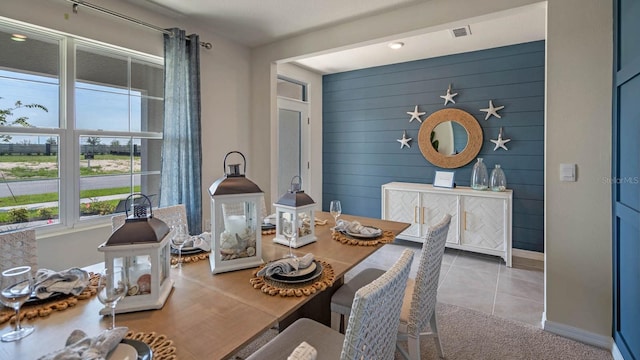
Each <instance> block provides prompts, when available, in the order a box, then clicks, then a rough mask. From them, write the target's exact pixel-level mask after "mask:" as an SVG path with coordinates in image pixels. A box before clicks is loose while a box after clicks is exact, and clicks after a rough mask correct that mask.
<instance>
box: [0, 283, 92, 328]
mask: <svg viewBox="0 0 640 360" xmlns="http://www.w3.org/2000/svg"><path fill="white" fill-rule="evenodd" d="M99 278H100V274H96V273H92V272H90V273H89V285H87V287H86V288H85V289H84V290H83V291H82V293H80V294H79V295H76V296H73V295H68V296H66V297H57V296H56V297H53V298H51V299H50V300H48V301H47V300H42V301H41V302H38V303H37V304H33V305H30V304H29V303H25V304H24V305H22V307H21V308H20V321H23V320H25V319H26V320H35V319H38V318H43V317H47V316H49V315H51V314H52V313H53V312H54V311H56V312H59V311H64V310H66V309H68V308H70V307H74V306H76V305H77V304H78V301H82V300H87V299H90V298H92V297H93V296H95V295H96V294H97V292H98V291H97V288H98V279H99ZM7 321H9V322H10V323H11V324H13V323H15V321H16V313H15V311H14V310H13V309H10V308H7V307H3V308H0V325H1V324H4V323H6V322H7Z"/></svg>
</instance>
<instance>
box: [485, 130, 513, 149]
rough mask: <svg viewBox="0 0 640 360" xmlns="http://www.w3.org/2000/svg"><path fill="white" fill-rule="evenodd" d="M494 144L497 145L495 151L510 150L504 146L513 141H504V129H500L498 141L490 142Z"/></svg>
mask: <svg viewBox="0 0 640 360" xmlns="http://www.w3.org/2000/svg"><path fill="white" fill-rule="evenodd" d="M489 141H491V142H492V143H494V144H496V147H494V148H493V151H496V150H498V148H503V149H505V150H509V149H507V147H506V146H504V144H506V143H508V142H509V141H511V139H502V128H500V133H498V139H497V140H489Z"/></svg>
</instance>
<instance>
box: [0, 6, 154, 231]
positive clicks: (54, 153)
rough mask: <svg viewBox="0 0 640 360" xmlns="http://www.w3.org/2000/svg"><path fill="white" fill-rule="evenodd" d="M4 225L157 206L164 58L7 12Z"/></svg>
mask: <svg viewBox="0 0 640 360" xmlns="http://www.w3.org/2000/svg"><path fill="white" fill-rule="evenodd" d="M0 48H1V49H3V51H0V231H7V230H11V229H16V228H23V227H32V226H56V225H57V226H61V225H63V226H67V227H74V226H77V225H78V224H80V223H82V222H91V221H97V220H96V219H100V218H103V217H104V216H106V215H111V214H112V213H114V212H117V211H122V210H123V209H124V207H123V201H124V199H126V197H127V196H129V194H131V193H133V192H142V193H144V194H146V195H147V196H150V197H151V199H152V201H153V202H154V205H157V200H158V194H159V189H160V156H161V150H162V128H163V116H164V94H163V82H164V78H163V76H164V69H163V60H162V58H160V57H157V56H150V55H146V54H142V53H139V52H135V51H131V50H127V49H122V48H119V47H115V46H110V45H108V44H103V43H98V42H94V41H89V40H86V39H81V38H77V37H74V36H71V35H68V34H62V33H59V32H55V31H47V30H43V29H42V28H40V27H31V26H29V25H27V24H24V23H19V22H14V21H11V20H7V19H2V18H0Z"/></svg>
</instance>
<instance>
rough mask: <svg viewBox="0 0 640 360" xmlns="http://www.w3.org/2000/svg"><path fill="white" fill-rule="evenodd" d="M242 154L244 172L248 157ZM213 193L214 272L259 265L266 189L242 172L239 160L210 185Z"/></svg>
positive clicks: (210, 259) (225, 158) (212, 263)
mask: <svg viewBox="0 0 640 360" xmlns="http://www.w3.org/2000/svg"><path fill="white" fill-rule="evenodd" d="M232 153H237V154H240V156H242V160H243V163H244V172H245V173H246V171H247V160H246V158H245V157H244V155H243V154H242V153H240V152H238V151H231V152H229V153H227V155H225V157H224V163H223V168H225V169H226V167H227V157H228V156H229V155H230V154H232ZM209 195H211V236H212V243H211V245H212V246H211V247H212V250H211V255H210V256H209V262H210V263H211V272H212V273H214V274H217V273H221V272H226V271H233V270H238V269H246V268H250V267H256V266H258V265H260V264H262V263H263V261H262V228H261V224H262V218H261V216H262V213H261V211H260V207H261V206H262V204H263V203H264V193H263V192H262V190H260V188H259V187H258V185H256V184H254V183H253V182H252V181H251V180H249V179H247V178H246V177H245V175H244V173H242V174H241V173H240V164H231V165H229V173H225V175H224V176H223V177H221V178H220V179H218V180H216V181H215V182H214V183H213V184H212V185H211V187H209Z"/></svg>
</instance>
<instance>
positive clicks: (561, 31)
mask: <svg viewBox="0 0 640 360" xmlns="http://www.w3.org/2000/svg"><path fill="white" fill-rule="evenodd" d="M536 2H537V1H534V0H478V1H466V0H431V1H428V2H423V3H420V4H418V5H415V6H412V7H409V8H403V9H398V10H395V11H391V12H388V13H385V14H380V15H376V16H372V17H368V18H363V19H359V20H356V21H352V22H348V23H343V24H340V25H336V26H333V27H331V28H328V29H323V30H318V31H314V32H311V33H308V34H303V35H300V36H296V37H293V38H290V39H286V40H283V41H279V42H275V43H273V44H269V45H266V46H263V47H260V48H257V49H253V50H252V59H251V62H252V65H251V69H252V78H251V93H252V96H251V97H252V99H251V101H252V104H251V106H252V109H254V111H253V114H252V128H253V129H257V130H258V131H268V124H267V122H268V120H267V119H265V113H266V112H267V109H269V110H270V117H271V119H275V118H276V116H277V113H276V105H275V104H276V100H275V92H274V88H275V87H274V81H275V80H274V79H275V76H276V71H275V65H274V63H275V62H280V61H284V60H291V59H295V58H299V57H304V56H308V55H312V54H319V53H323V52H330V51H334V50H335V49H343V48H348V47H353V46H356V45H358V44H366V43H371V42H373V41H377V40H381V39H385V40H388V39H392V38H394V37H397V36H398V35H399V34H406V33H415V32H417V31H420V29H421V28H424V29H427V28H434V27H441V26H442V25H443V24H447V23H457V24H462V25H465V24H464V19H467V18H472V17H476V16H482V15H487V14H490V13H492V12H497V11H502V10H508V9H512V8H514V7H517V6H523V5H529V4H533V3H536ZM548 6H549V7H548V9H549V12H550V15H549V20H548V32H547V41H548V45H547V47H548V54H547V84H546V87H547V94H546V96H547V99H548V102H547V107H546V122H547V136H546V151H545V153H546V184H545V192H546V201H545V209H546V215H547V216H546V225H545V239H546V241H545V247H546V253H545V256H546V259H545V266H546V274H547V276H546V285H545V286H546V290H545V298H546V304H545V314H546V317H547V320H548V322H549V324H557V325H558V326H555V327H549V328H550V329H551V328H553V329H552V330H555V331H557V332H559V331H558V329H560V328H562V329H564V330H569V331H564V334H565V335H569V336H572V335H574V337H578V338H581V339H582V340H585V341H591V340H594V339H595V340H594V341H591V342H592V343H598V344H602V342H600V340H602V339H610V337H611V324H612V320H611V311H612V305H611V286H612V285H611V276H612V275H611V274H612V272H611V266H612V265H611V261H612V260H611V259H612V258H611V215H610V203H611V193H610V188H609V187H608V186H605V185H604V184H603V183H602V182H601V180H602V177H603V176H607V175H608V174H609V173H610V167H611V160H610V149H611V141H610V138H611V100H610V97H611V95H610V94H611V72H612V70H611V69H612V67H611V56H612V52H611V47H612V39H611V32H612V10H611V9H612V1H611V0H549V2H548ZM311 101H313V99H311ZM258 113H259V115H258ZM270 141H271V139H270V138H266V137H261V136H257V135H254V136H253V137H252V151H251V158H253V159H255V160H254V162H255V163H256V164H257V165H256V167H255V168H254V170H255V171H256V172H257V173H258V174H259V176H260V177H261V180H263V181H268V179H269V175H268V174H269V171H270V170H269V168H270V166H269V155H268V154H269V151H268V150H269V148H270V145H271V144H270ZM561 162H575V163H577V164H578V182H577V183H571V184H568V183H560V182H559V181H558V180H557V179H558V166H559V164H560V163H561ZM571 332H573V334H572V333H571ZM590 336H591V339H589V337H590Z"/></svg>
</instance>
